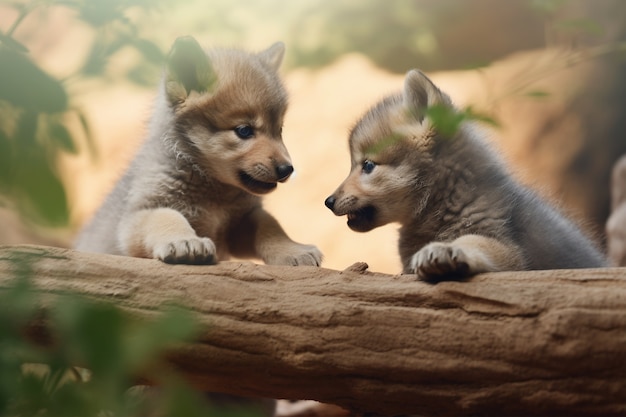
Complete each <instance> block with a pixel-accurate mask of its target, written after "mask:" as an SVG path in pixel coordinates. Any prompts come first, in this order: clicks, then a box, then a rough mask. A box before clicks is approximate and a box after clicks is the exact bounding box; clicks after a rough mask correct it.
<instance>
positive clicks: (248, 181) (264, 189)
mask: <svg viewBox="0 0 626 417" xmlns="http://www.w3.org/2000/svg"><path fill="white" fill-rule="evenodd" d="M239 181H241V184H243V186H244V187H245V188H246V189H247V190H248V191H250V192H251V193H253V194H267V193H269V192H270V191H272V190H274V188H276V183H275V182H265V181H259V180H256V179H254V178H252V176H250V175H249V174H247V173H245V172H244V171H239Z"/></svg>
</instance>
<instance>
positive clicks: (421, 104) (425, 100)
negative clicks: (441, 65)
mask: <svg viewBox="0 0 626 417" xmlns="http://www.w3.org/2000/svg"><path fill="white" fill-rule="evenodd" d="M402 96H403V100H404V105H405V106H406V108H407V109H409V111H410V112H411V114H413V115H414V116H415V118H416V119H417V120H418V121H420V122H422V120H424V116H425V114H426V109H427V108H428V107H432V106H452V102H451V101H450V98H449V97H448V96H447V95H446V94H444V93H443V92H441V90H439V88H437V86H435V84H433V82H432V81H430V79H429V78H428V77H427V76H426V75H425V74H424V73H423V72H422V71H420V70H415V69H414V70H411V71H409V72H408V73H407V74H406V77H405V78H404V91H403V92H402Z"/></svg>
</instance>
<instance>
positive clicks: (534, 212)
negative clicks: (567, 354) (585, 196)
mask: <svg viewBox="0 0 626 417" xmlns="http://www.w3.org/2000/svg"><path fill="white" fill-rule="evenodd" d="M437 106H438V107H439V108H444V109H449V110H450V111H454V110H453V107H452V103H451V101H450V98H449V97H448V96H447V95H446V94H444V93H442V92H441V91H440V90H439V89H438V88H437V87H436V86H435V85H434V84H433V83H432V82H431V81H430V80H429V79H428V78H427V77H426V76H425V75H424V74H423V73H422V72H420V71H417V70H413V71H410V72H409V73H408V74H407V75H406V78H405V82H404V90H403V92H402V93H401V94H398V95H394V96H391V97H387V98H385V99H384V100H382V101H381V102H379V103H378V104H376V105H375V106H374V107H372V108H371V109H370V110H369V111H367V112H366V113H365V115H364V116H363V117H362V118H361V119H360V120H359V121H358V122H357V124H356V125H355V126H354V128H353V129H352V131H351V133H350V138H349V146H350V154H351V171H350V174H349V175H348V177H347V178H346V179H345V180H344V182H343V183H342V184H341V185H340V186H339V188H338V189H337V190H336V191H335V192H334V193H333V194H332V195H331V196H330V197H328V198H327V199H326V201H325V204H326V206H327V207H328V208H330V209H331V210H332V211H333V213H334V214H336V215H337V216H343V215H346V216H347V218H348V226H349V227H350V228H351V229H352V230H355V231H357V232H367V231H369V230H371V229H374V228H376V227H378V226H382V225H384V224H387V223H391V222H397V223H400V225H401V228H400V239H399V250H400V258H401V261H402V266H403V272H404V273H407V274H412V273H416V274H417V275H418V276H419V277H420V278H422V279H426V280H434V281H436V280H440V279H447V278H464V277H468V276H471V275H473V274H477V273H481V272H488V271H506V270H531V269H559V268H586V267H601V266H605V264H606V263H605V259H604V256H603V255H602V254H601V253H600V252H599V251H598V249H596V247H595V246H594V244H592V243H591V241H590V240H589V239H588V238H587V237H585V236H584V235H583V233H582V232H581V231H580V230H579V228H578V227H577V226H575V225H574V223H572V222H571V221H569V220H567V219H566V218H565V217H564V216H563V215H562V214H560V213H559V212H557V210H556V209H554V208H553V207H551V206H550V205H549V204H547V203H546V202H544V201H542V200H541V199H540V198H539V197H538V196H537V195H535V194H534V193H533V192H532V191H530V190H529V189H527V188H525V187H523V186H522V185H520V184H519V183H517V182H516V181H515V180H514V179H513V178H512V177H511V176H510V175H509V174H508V173H507V172H506V170H505V168H504V166H503V162H502V161H501V158H500V157H499V156H498V155H496V154H495V153H494V152H493V151H492V150H491V149H490V148H489V147H488V145H487V143H486V142H485V141H484V140H483V139H482V138H481V136H480V134H479V133H478V132H477V131H475V130H473V129H472V126H471V124H470V123H461V125H460V127H459V129H458V130H457V131H456V133H454V134H453V135H451V137H446V136H444V135H443V134H441V132H440V131H439V129H438V128H437V126H436V125H435V123H434V122H433V121H432V119H431V118H429V117H427V114H426V113H427V109H430V108H435V107H437Z"/></svg>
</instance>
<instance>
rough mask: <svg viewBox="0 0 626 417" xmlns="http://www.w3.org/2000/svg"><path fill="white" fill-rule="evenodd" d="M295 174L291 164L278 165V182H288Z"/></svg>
mask: <svg viewBox="0 0 626 417" xmlns="http://www.w3.org/2000/svg"><path fill="white" fill-rule="evenodd" d="M292 172H293V166H291V165H289V164H284V165H278V166H277V167H276V176H277V177H278V181H287V178H289V176H290V175H291V173H292Z"/></svg>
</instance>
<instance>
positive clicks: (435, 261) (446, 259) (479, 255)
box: [404, 235, 524, 281]
mask: <svg viewBox="0 0 626 417" xmlns="http://www.w3.org/2000/svg"><path fill="white" fill-rule="evenodd" d="M408 261H409V262H408V264H407V265H406V266H405V271H404V272H405V273H410V274H412V273H415V274H417V275H418V277H419V278H420V279H423V280H426V281H431V280H438V279H440V278H443V277H444V276H445V277H455V278H459V279H462V278H467V277H470V276H472V275H475V274H479V273H481V272H495V271H507V270H509V271H510V270H520V269H524V259H523V256H522V254H521V251H520V249H519V248H518V247H517V246H515V245H512V244H508V243H504V242H502V241H500V240H497V239H494V238H490V237H485V236H480V235H464V236H461V237H459V238H457V239H455V240H453V241H452V242H432V243H429V244H428V245H426V246H424V247H423V248H422V249H420V250H419V251H417V252H416V253H415V254H414V255H413V256H412V257H411V258H410V259H409V260H408Z"/></svg>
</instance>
